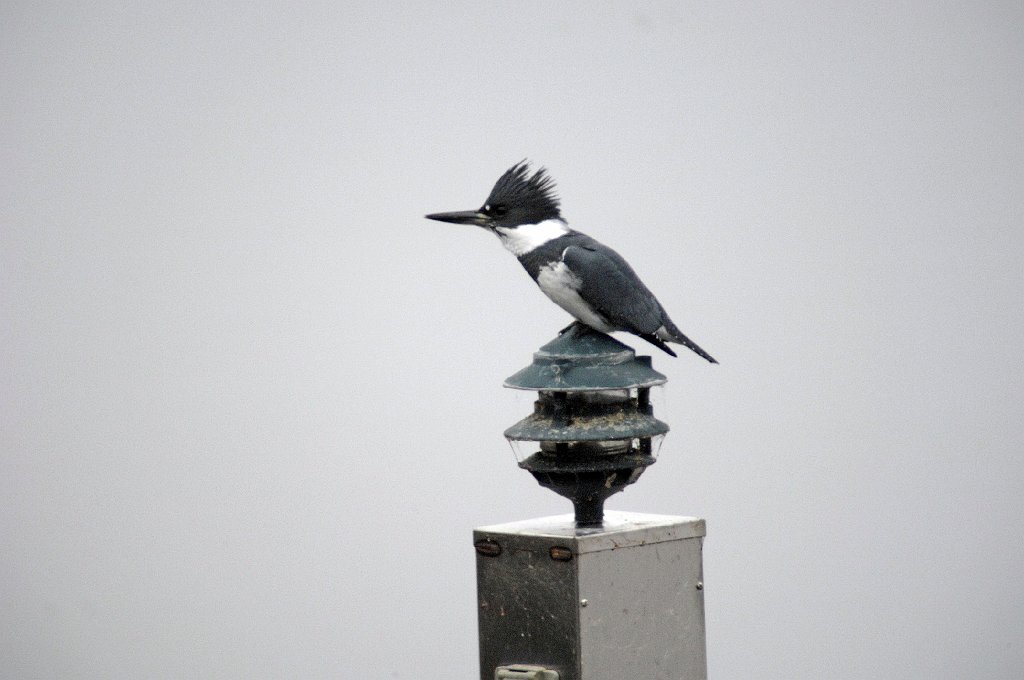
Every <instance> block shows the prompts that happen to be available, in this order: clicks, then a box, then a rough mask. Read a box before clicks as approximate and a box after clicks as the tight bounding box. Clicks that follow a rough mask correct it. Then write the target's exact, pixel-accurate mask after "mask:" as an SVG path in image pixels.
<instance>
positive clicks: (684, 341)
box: [657, 321, 718, 364]
mask: <svg viewBox="0 0 1024 680" xmlns="http://www.w3.org/2000/svg"><path fill="white" fill-rule="evenodd" d="M657 335H658V337H659V338H660V339H662V340H667V341H668V342H674V343H677V344H680V345H684V346H686V347H688V348H690V349H691V350H693V351H694V352H695V353H696V354H697V356H700V357H703V358H704V359H707V360H708V361H710V362H711V363H713V364H717V363H718V360H717V359H715V358H714V357H713V356H711V355H710V354H708V353H707V352H705V351H704V350H702V349H701V348H700V345H698V344H697V343H695V342H694V341H693V340H690V339H689V338H688V337H686V336H685V335H683V332H682V331H681V330H679V329H678V328H676V325H675V324H674V323H672V322H671V321H667V322H666V323H665V325H664V326H662V327H661V328H660V329H658V333H657ZM663 349H665V348H663ZM666 351H669V350H667V349H666ZM669 354H672V352H671V351H669Z"/></svg>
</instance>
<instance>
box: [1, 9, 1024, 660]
mask: <svg viewBox="0 0 1024 680" xmlns="http://www.w3.org/2000/svg"><path fill="white" fill-rule="evenodd" d="M341 4H342V3H318V4H310V3H275V2H264V3H258V4H251V3H237V4H221V3H202V4H201V5H196V6H195V7H194V8H183V7H181V6H175V5H174V4H168V3H129V4H127V5H125V6H121V5H119V4H114V3H104V2H94V3H76V4H70V3H59V4H49V3H42V2H5V3H4V4H3V6H2V7H0V85H2V91H3V93H4V94H3V96H2V97H0V123H2V125H0V148H2V149H3V151H2V154H3V163H2V164H0V179H2V181H0V316H2V323H0V347H2V351H3V355H2V356H3V360H2V362H0V456H2V457H0V546H2V548H0V676H2V677H4V678H18V679H22V678H55V677H60V678H72V677H74V678H78V677H81V678H100V677H102V678H140V677H166V678H182V677H203V678H276V677H305V678H328V677H345V678H356V677H368V678H410V679H411V678H416V677H421V671H422V669H423V668H426V667H431V668H446V669H451V675H452V677H473V676H474V675H475V674H476V672H477V671H476V667H477V659H476V609H475V606H476V605H475V594H474V593H475V585H474V572H473V569H474V557H473V552H472V548H471V529H472V528H473V527H474V526H477V525H483V524H493V523H498V522H504V521H511V520H516V519H524V518H527V517H534V516H542V515H548V514H558V513H562V512H568V510H569V507H568V504H567V502H565V501H564V500H563V499H560V498H558V497H557V496H555V495H554V494H552V493H550V492H548V491H545V490H543V489H541V488H540V487H539V486H537V485H536V483H535V482H534V481H533V480H532V478H530V477H529V475H527V474H526V473H524V472H522V471H520V470H518V469H517V468H516V467H515V465H514V463H513V458H512V454H511V453H510V451H509V450H508V447H507V445H506V444H505V442H504V440H503V438H502V436H501V433H502V431H503V430H504V428H506V427H507V426H509V425H511V424H512V423H514V422H516V421H517V420H519V418H521V417H522V416H524V415H525V414H526V413H527V412H528V411H529V409H530V400H529V398H528V397H523V396H519V397H517V396H516V395H515V394H512V393H510V392H509V391H508V390H503V389H502V388H501V383H502V381H503V380H504V378H506V377H507V376H509V375H511V374H512V373H514V372H515V371H516V370H518V369H519V368H520V367H522V366H523V365H525V364H526V363H528V362H529V360H530V357H531V353H532V352H533V351H534V350H535V349H536V348H537V347H539V346H540V345H541V344H543V343H544V342H546V341H547V340H549V339H550V338H551V337H553V336H554V334H555V333H556V332H557V330H558V329H559V328H561V327H562V326H564V325H565V324H566V323H568V317H567V316H566V315H565V314H564V313H563V312H561V310H559V309H558V308H557V307H555V306H554V305H552V304H551V303H550V302H549V301H548V300H547V299H545V298H544V296H543V295H542V294H541V293H540V292H539V291H538V290H537V289H536V287H535V286H534V285H533V283H532V282H531V281H530V280H529V278H528V277H527V275H526V274H525V273H524V272H523V271H522V270H521V268H520V267H519V265H518V264H517V263H516V262H515V260H514V259H513V258H512V257H510V256H509V255H508V254H507V253H505V252H504V251H503V250H502V249H501V247H500V245H499V244H498V242H497V240H496V239H494V238H493V237H491V236H489V235H487V234H486V233H483V232H482V231H480V230H475V229H470V228H468V227H465V228H459V227H456V226H454V225H446V224H439V223H435V222H428V221H426V220H424V219H423V218H422V215H423V214H424V213H427V212H435V211H441V210H458V209H468V208H475V207H477V206H479V205H480V204H481V203H482V201H483V200H484V198H485V197H486V195H487V193H488V191H489V190H490V188H491V185H492V184H493V182H494V180H495V179H496V178H497V177H498V175H500V174H501V172H502V171H504V170H505V169H506V168H507V167H508V166H510V165H511V164H512V163H514V162H516V161H518V160H520V159H522V158H524V157H529V158H531V159H532V160H534V161H536V162H537V163H538V164H543V165H546V166H547V167H548V168H549V170H550V172H551V174H552V175H553V176H554V177H555V179H556V180H557V181H558V183H559V188H560V194H561V196H562V200H563V214H564V215H565V216H566V217H567V218H568V219H569V221H570V224H571V225H573V226H575V227H577V228H579V229H581V230H583V231H586V232H588V233H590V234H591V235H592V236H595V237H596V238H598V239H600V240H602V241H604V242H606V243H607V244H609V245H611V246H613V247H614V248H616V249H617V250H619V252H621V253H622V254H623V255H624V256H625V257H627V259H629V260H630V261H631V262H632V263H633V264H634V266H635V267H636V269H637V270H638V271H639V272H640V274H641V276H642V277H643V278H644V280H645V282H646V283H647V284H648V285H649V287H650V288H652V290H654V291H655V292H656V293H657V295H658V296H659V298H660V299H661V301H662V302H663V303H664V305H665V306H666V308H667V309H668V310H669V311H670V313H671V314H672V316H673V318H674V319H675V320H676V322H677V323H678V325H679V326H680V327H681V328H682V329H683V330H684V331H685V332H686V333H687V334H688V335H690V337H692V338H693V339H694V340H695V341H697V342H698V343H699V344H701V345H702V346H703V347H704V348H706V349H707V350H708V351H709V352H710V353H712V354H713V355H714V356H716V357H717V358H718V359H719V360H720V361H721V362H722V363H721V365H720V366H710V365H708V364H706V363H705V362H703V361H701V360H700V359H698V358H697V357H695V356H693V355H690V354H688V355H680V357H679V358H678V359H671V358H670V357H667V356H665V355H662V354H661V353H658V352H657V350H654V349H653V348H651V347H650V346H648V345H646V344H644V343H643V342H642V341H636V342H635V343H632V344H635V345H636V347H637V349H638V350H639V351H641V352H642V353H650V352H652V351H653V352H655V353H656V354H655V356H654V360H655V366H656V367H657V368H658V369H659V370H661V371H663V372H664V373H666V374H667V375H668V376H669V383H668V386H667V388H666V390H665V394H664V399H663V402H664V404H663V407H662V408H661V410H660V411H659V412H658V415H659V417H661V418H662V419H664V420H666V421H667V422H669V423H670V425H671V426H672V428H673V430H672V432H671V433H670V434H669V436H668V438H667V439H666V441H665V444H664V446H663V447H662V451H661V458H660V460H659V462H658V464H657V465H655V466H654V467H652V468H651V469H650V470H649V471H648V472H647V473H646V474H645V476H644V478H643V479H642V480H641V481H640V483H639V484H637V485H636V486H633V487H631V488H630V489H629V490H628V491H626V492H625V493H623V494H620V495H619V496H616V497H615V498H613V499H612V500H611V501H609V504H608V506H609V508H611V509H618V510H636V511H644V512H656V513H665V514H680V515H698V516H701V517H705V518H707V521H708V538H707V541H706V544H705V572H706V580H707V588H706V596H707V600H706V605H707V619H708V660H709V670H710V675H711V676H712V677H713V678H717V679H719V680H722V679H727V678H736V679H739V678H744V679H746V678H787V679H792V678H806V679H808V680H810V679H821V678H829V679H845V678H849V679H862V678H921V679H925V678H928V679H931V678H966V677H970V678H984V679H1002V678H1010V677H1016V676H1017V675H1018V674H1019V672H1020V668H1021V667H1022V666H1024V645H1022V644H1021V640H1022V639H1024V579H1022V578H1021V575H1020V574H1021V567H1022V565H1024V541H1022V540H1021V535H1022V533H1024V500H1022V497H1024V494H1022V491H1024V470H1022V463H1021V453H1022V448H1024V436H1022V434H1024V426H1022V415H1024V414H1022V407H1021V403H1022V397H1024V394H1022V391H1024V390H1022V388H1024V366H1022V362H1021V359H1020V349H1021V347H1022V346H1024V320H1022V314H1021V300H1022V296H1024V268H1022V265H1021V258H1022V256H1024V232H1022V223H1024V220H1022V218H1024V198H1022V197H1024V192H1022V191H1021V189H1022V187H1024V142H1022V139H1024V135H1022V132H1024V130H1022V123H1024V9H1022V6H1021V4H1020V3H1019V2H989V3H975V2H960V3H956V2H939V3H933V2H928V3H925V2H919V3H913V2H886V3H872V4H865V3H823V2H782V3H766V4H764V5H753V4H749V3H731V2H716V3H640V4H635V3H621V4H595V3H579V4H571V3H559V4H549V3H525V4H524V3H517V4H514V5H501V6H499V5H493V6H492V5H488V6H481V5H480V4H479V3H443V4H442V3H438V4H406V5H403V6H400V7H399V6H395V7H380V6H378V5H377V3H366V4H363V5H359V4H356V3H344V4H345V5H346V6H345V7H341V6H340V5H341ZM622 339H623V340H626V341H630V342H631V340H630V339H629V338H628V337H623V338H622Z"/></svg>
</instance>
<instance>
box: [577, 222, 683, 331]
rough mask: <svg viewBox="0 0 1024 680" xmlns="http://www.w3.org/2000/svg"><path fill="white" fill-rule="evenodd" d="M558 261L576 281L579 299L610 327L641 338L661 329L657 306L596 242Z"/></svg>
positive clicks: (616, 256)
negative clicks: (592, 308) (577, 280)
mask: <svg viewBox="0 0 1024 680" xmlns="http://www.w3.org/2000/svg"><path fill="white" fill-rule="evenodd" d="M562 261H563V262H564V263H565V265H566V266H567V267H568V268H569V270H570V271H571V272H572V273H573V274H574V275H576V277H577V278H579V280H580V289H579V294H580V297H582V298H583V299H584V300H586V301H587V302H588V303H589V304H591V305H592V306H593V307H594V308H595V309H596V310H597V311H598V312H600V314H601V315H602V316H603V317H604V318H606V319H608V321H609V323H611V324H612V325H613V326H615V327H616V328H618V329H620V330H624V331H631V332H633V333H637V334H643V335H650V334H653V333H654V332H656V331H657V330H658V329H659V328H661V326H662V323H663V311H662V308H661V305H660V304H659V303H658V300H657V299H656V298H655V297H654V295H653V294H652V293H651V291H649V290H648V289H647V286H645V285H644V284H643V282H641V281H640V278H639V277H638V276H637V275H636V272H634V271H633V268H632V267H630V266H629V263H627V262H626V261H625V260H624V259H623V258H622V256H621V255H619V254H618V253H617V252H615V251H614V250H612V249H611V248H609V247H607V246H603V245H601V244H600V243H596V242H594V243H592V244H587V245H575V246H569V247H568V248H566V249H565V252H564V253H563V254H562Z"/></svg>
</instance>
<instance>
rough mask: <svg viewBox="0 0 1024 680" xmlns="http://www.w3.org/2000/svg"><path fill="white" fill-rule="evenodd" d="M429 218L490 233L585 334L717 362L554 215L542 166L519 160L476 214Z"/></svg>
mask: <svg viewBox="0 0 1024 680" xmlns="http://www.w3.org/2000/svg"><path fill="white" fill-rule="evenodd" d="M427 218H428V219H431V220H439V221H441V222H452V223H455V224H474V225H476V226H478V227H483V228H484V229H488V230H489V231H491V232H492V233H494V234H495V235H496V236H497V237H498V238H499V239H501V244H502V245H503V246H505V248H506V249H507V250H508V251H509V252H511V253H512V254H513V255H515V256H516V257H517V258H518V259H519V262H520V264H522V265H523V267H524V268H525V269H526V271H527V272H528V273H529V274H530V276H531V277H533V280H534V281H536V282H537V285H538V286H540V289H541V290H542V291H544V294H545V295H547V296H548V297H549V298H551V300H552V301H553V302H554V303H555V304H556V305H558V306H559V307H561V308H562V309H564V310H565V311H567V312H569V313H570V314H572V315H573V316H574V317H576V319H577V320H578V321H579V322H580V323H582V324H584V325H586V326H589V327H590V328H593V329H595V330H598V331H601V332H602V333H610V332H612V331H625V332H627V333H632V334H633V335H636V336H639V337H641V338H643V339H644V340H646V341H647V342H650V343H651V344H653V345H655V346H657V347H659V348H660V349H662V350H664V351H665V352H668V353H669V354H671V355H672V356H676V353H675V352H673V351H672V349H671V348H670V347H669V346H668V345H666V344H665V343H667V342H674V343H678V344H680V345H686V346H687V347H689V348H690V349H692V350H693V351H694V352H696V353H697V354H699V355H700V356H702V357H704V358H705V359H707V360H708V361H710V362H711V363H713V364H717V363H718V362H717V361H715V359H714V358H713V357H712V356H711V355H710V354H708V353H707V352H705V351H704V350H702V349H701V348H700V347H698V346H697V344H696V343H695V342H693V341H692V340H690V339H689V338H688V337H686V336H685V335H683V332H682V331H680V330H679V329H678V328H677V327H676V325H675V324H674V323H672V319H670V318H669V317H668V314H667V313H666V312H665V308H664V307H662V306H661V303H660V302H658V299H657V298H656V297H654V294H653V293H651V291H650V290H648V289H647V286H645V285H644V284H643V282H642V281H641V280H640V278H639V277H638V276H637V275H636V272H634V271H633V268H632V267H630V266H629V263H627V262H626V261H625V260H624V259H623V258H622V256H621V255H619V254H618V253H617V252H615V251H614V250H612V249H611V248H609V247H608V246H605V245H602V244H600V243H598V242H597V241H595V240H594V239H592V238H590V237H589V236H587V235H586V234H582V233H580V232H578V231H576V230H574V229H570V228H569V225H568V223H567V222H566V221H565V219H564V218H563V217H562V214H561V212H560V211H559V200H558V196H557V195H556V193H555V182H554V180H552V179H551V177H550V176H549V175H548V174H547V171H546V170H545V169H544V168H541V169H539V170H537V171H536V172H534V173H532V174H531V173H530V166H529V163H528V162H527V161H525V160H524V161H520V162H519V163H517V164H515V165H513V166H512V167H511V168H509V169H508V170H507V171H506V172H505V174H504V175H502V176H501V177H500V178H499V179H498V181H497V183H496V184H495V185H494V188H493V189H491V195H490V196H488V197H487V201H486V202H484V205H483V207H482V208H480V209H479V210H463V211H459V212H447V213H434V214H432V215H427Z"/></svg>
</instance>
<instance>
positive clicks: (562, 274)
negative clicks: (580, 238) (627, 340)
mask: <svg viewBox="0 0 1024 680" xmlns="http://www.w3.org/2000/svg"><path fill="white" fill-rule="evenodd" d="M537 285H538V286H540V289H541V290H542V291H544V294H545V295H547V296H548V297H549V298H551V301H552V302H554V303H555V304H556V305H558V306H559V307H561V308H562V309H564V310H565V311H567V312H569V313H570V314H572V315H573V316H574V317H576V318H577V319H579V320H580V321H582V322H583V323H585V324H587V325H588V326H590V327H591V328H596V329H597V330H599V331H601V332H603V333H610V332H612V331H613V330H615V329H614V328H612V327H611V326H610V325H608V322H607V321H605V319H604V317H602V316H601V315H600V314H598V313H597V312H595V311H594V309H593V307H591V306H590V305H588V304H587V303H586V301H585V300H584V299H583V298H582V297H580V294H579V290H580V279H579V277H578V276H576V275H575V274H573V273H572V272H571V271H569V268H568V267H566V266H565V263H564V262H561V261H559V262H555V263H553V264H549V265H548V266H546V267H543V268H542V269H541V270H540V272H538V273H537Z"/></svg>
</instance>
